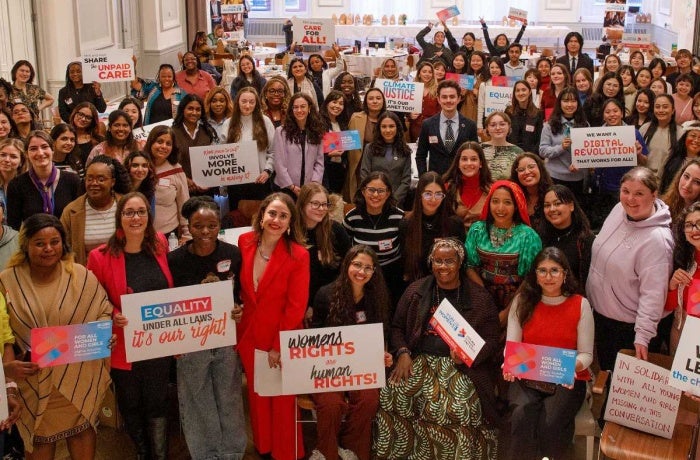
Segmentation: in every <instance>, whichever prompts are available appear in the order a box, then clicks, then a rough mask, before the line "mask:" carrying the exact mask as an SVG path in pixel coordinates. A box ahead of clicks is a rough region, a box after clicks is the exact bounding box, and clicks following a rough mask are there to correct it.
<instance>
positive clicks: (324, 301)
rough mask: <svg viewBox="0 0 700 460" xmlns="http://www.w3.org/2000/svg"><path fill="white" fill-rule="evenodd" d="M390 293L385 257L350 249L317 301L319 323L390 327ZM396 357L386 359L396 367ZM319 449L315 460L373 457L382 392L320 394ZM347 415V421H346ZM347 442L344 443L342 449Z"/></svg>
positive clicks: (360, 248) (360, 247) (366, 248)
mask: <svg viewBox="0 0 700 460" xmlns="http://www.w3.org/2000/svg"><path fill="white" fill-rule="evenodd" d="M388 311H389V292H388V291H387V289H386V284H385V283H384V276H382V271H381V269H380V268H379V260H378V259H377V255H376V254H375V253H374V251H373V250H372V249H370V247H369V246H365V245H363V244H358V245H357V246H353V247H352V248H351V249H350V251H348V253H347V255H346V256H345V259H344V260H343V265H342V267H341V270H340V276H338V278H337V279H336V280H335V281H334V282H332V283H331V284H327V285H325V286H324V287H322V288H321V289H319V291H318V294H316V298H315V300H314V324H318V325H319V326H323V327H332V326H352V325H355V324H368V323H382V324H384V326H386V325H387V322H388V319H387V314H388ZM391 359H392V358H391V355H390V354H388V353H387V354H386V355H385V362H387V360H388V362H387V364H388V365H391ZM313 400H314V403H315V404H316V411H317V414H318V427H317V434H318V436H317V438H318V444H317V446H316V447H317V449H316V450H314V452H313V453H312V454H311V457H310V458H311V459H316V458H321V457H320V456H319V454H320V455H323V458H325V459H326V460H336V459H337V458H338V457H339V456H340V457H341V458H353V457H352V456H350V453H349V452H348V450H349V451H351V452H352V453H354V454H355V455H356V456H357V457H356V458H359V459H360V460H369V458H370V448H371V441H370V439H371V431H372V419H373V418H374V414H375V413H376V412H377V407H378V406H379V390H377V389H369V390H357V391H349V392H347V394H346V393H345V392H330V393H316V394H314V395H313ZM343 419H344V421H343ZM340 446H342V447H340Z"/></svg>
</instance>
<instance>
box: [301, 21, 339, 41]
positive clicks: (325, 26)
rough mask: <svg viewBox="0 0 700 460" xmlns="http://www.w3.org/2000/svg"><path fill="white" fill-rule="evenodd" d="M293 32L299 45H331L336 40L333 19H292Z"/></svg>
mask: <svg viewBox="0 0 700 460" xmlns="http://www.w3.org/2000/svg"><path fill="white" fill-rule="evenodd" d="M292 33H293V34H294V41H295V42H297V44H298V45H321V46H331V45H332V44H333V43H334V42H335V25H334V24H333V20H332V19H305V18H296V17H295V18H293V19H292Z"/></svg>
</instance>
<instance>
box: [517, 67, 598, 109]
mask: <svg viewBox="0 0 700 460" xmlns="http://www.w3.org/2000/svg"><path fill="white" fill-rule="evenodd" d="M589 75H590V74H589ZM523 80H525V81H526V82H527V84H528V86H529V87H530V90H531V93H532V102H533V104H535V107H537V108H538V109H540V108H542V105H541V102H542V93H543V91H542V90H541V89H540V81H541V77H540V71H539V70H537V69H527V70H526V71H525V75H523Z"/></svg>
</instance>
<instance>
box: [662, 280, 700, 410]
mask: <svg viewBox="0 0 700 460" xmlns="http://www.w3.org/2000/svg"><path fill="white" fill-rule="evenodd" d="M697 284H698V281H697V280H695V281H693V286H694V287H695V289H693V288H691V289H692V290H691V291H689V292H688V299H690V300H691V301H692V302H693V308H697V307H698V300H700V299H699V298H698V290H697V286H696V285H697ZM668 383H669V385H671V386H673V387H675V388H678V389H679V390H683V391H687V392H688V393H691V394H694V395H696V396H700V318H696V317H694V316H687V317H686V319H685V324H684V325H683V332H682V333H681V340H680V342H679V343H678V349H677V350H676V355H675V358H674V359H673V366H671V373H670V379H669V381H668Z"/></svg>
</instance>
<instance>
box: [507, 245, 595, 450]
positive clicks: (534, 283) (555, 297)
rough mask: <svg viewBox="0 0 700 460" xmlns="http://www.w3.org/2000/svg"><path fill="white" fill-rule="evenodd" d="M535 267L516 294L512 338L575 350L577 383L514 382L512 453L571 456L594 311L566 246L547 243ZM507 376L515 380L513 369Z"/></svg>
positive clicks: (510, 323)
mask: <svg viewBox="0 0 700 460" xmlns="http://www.w3.org/2000/svg"><path fill="white" fill-rule="evenodd" d="M533 267H534V268H533V270H530V273H528V274H527V276H526V277H525V280H524V281H523V284H522V285H521V286H520V290H519V291H518V294H517V295H516V297H515V299H514V300H513V304H512V307H511V309H510V313H509V315H508V334H507V340H511V341H513V342H523V343H530V344H533V345H545V346H549V347H559V348H567V349H570V350H576V351H577V354H576V379H575V381H574V382H575V383H574V384H573V385H555V384H545V385H544V386H541V387H540V388H539V389H538V388H535V387H534V386H533V385H532V381H530V380H523V379H519V380H517V382H516V383H515V384H513V385H510V390H509V393H508V399H509V400H510V404H511V407H512V408H513V413H512V416H511V443H510V453H509V454H508V455H507V458H522V459H536V458H538V459H539V458H542V457H543V456H545V457H550V458H552V457H553V458H568V454H573V453H568V452H567V450H568V449H569V447H570V446H571V439H572V438H573V436H574V419H575V418H576V412H578V410H579V408H580V407H581V404H582V403H583V398H584V397H585V396H586V381H587V380H588V379H589V378H590V375H589V373H588V366H589V365H590V364H591V362H592V361H593V312H592V311H591V306H590V305H589V304H588V301H587V300H586V299H585V298H583V297H582V296H580V295H578V294H575V293H576V292H577V291H578V282H577V281H576V278H575V277H574V276H573V275H572V273H571V269H570V268H569V262H568V261H567V260H566V256H564V253H563V252H562V251H561V250H559V249H557V248H555V247H548V248H545V249H544V250H542V252H540V253H539V254H538V255H537V257H536V258H535V261H534V263H533ZM503 378H504V379H505V380H507V381H509V382H514V381H515V380H516V379H515V376H513V374H511V373H508V372H504V373H503ZM538 383H539V382H538ZM546 387H547V388H546Z"/></svg>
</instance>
